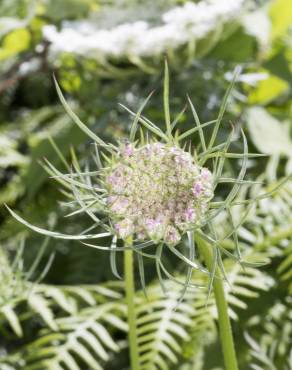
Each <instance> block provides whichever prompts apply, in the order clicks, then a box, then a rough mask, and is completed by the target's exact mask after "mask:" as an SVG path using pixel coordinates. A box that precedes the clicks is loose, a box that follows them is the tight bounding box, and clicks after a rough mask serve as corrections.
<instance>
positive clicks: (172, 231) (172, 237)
mask: <svg viewBox="0 0 292 370" xmlns="http://www.w3.org/2000/svg"><path fill="white" fill-rule="evenodd" d="M164 240H165V243H166V244H167V245H170V246H175V245H176V244H178V243H179V242H180V240H181V235H180V233H179V232H178V230H177V229H176V228H175V227H173V226H168V227H167V228H166V231H165V236H164Z"/></svg>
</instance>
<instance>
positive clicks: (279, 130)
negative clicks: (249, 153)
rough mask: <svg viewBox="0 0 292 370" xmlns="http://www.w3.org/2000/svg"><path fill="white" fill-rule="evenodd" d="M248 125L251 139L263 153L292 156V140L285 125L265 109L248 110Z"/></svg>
mask: <svg viewBox="0 0 292 370" xmlns="http://www.w3.org/2000/svg"><path fill="white" fill-rule="evenodd" d="M247 125H248V130H249V133H250V136H251V139H252V141H253V143H254V145H255V146H256V148H257V149H258V151H259V152H261V153H267V154H283V155H287V156H289V157H290V156H291V155H292V140H291V138H289V130H288V127H286V126H285V125H284V124H282V123H281V122H279V121H278V120H277V119H276V118H274V117H273V116H272V115H270V114H269V113H268V112H267V111H266V110H265V109H264V108H260V107H254V108H250V109H249V110H248V114H247Z"/></svg>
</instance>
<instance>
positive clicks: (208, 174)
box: [201, 167, 212, 180]
mask: <svg viewBox="0 0 292 370" xmlns="http://www.w3.org/2000/svg"><path fill="white" fill-rule="evenodd" d="M201 177H202V179H203V180H210V179H211V178H212V174H211V172H210V171H209V170H208V169H207V168H205V167H203V168H202V170H201Z"/></svg>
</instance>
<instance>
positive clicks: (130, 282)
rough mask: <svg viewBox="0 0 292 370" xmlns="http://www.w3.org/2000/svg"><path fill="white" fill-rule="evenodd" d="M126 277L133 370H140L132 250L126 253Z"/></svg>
mask: <svg viewBox="0 0 292 370" xmlns="http://www.w3.org/2000/svg"><path fill="white" fill-rule="evenodd" d="M124 276H125V289H126V303H127V306H128V325H129V348H130V360H131V370H139V354H138V345H137V325H136V311H135V283H134V259H133V251H132V250H125V251H124Z"/></svg>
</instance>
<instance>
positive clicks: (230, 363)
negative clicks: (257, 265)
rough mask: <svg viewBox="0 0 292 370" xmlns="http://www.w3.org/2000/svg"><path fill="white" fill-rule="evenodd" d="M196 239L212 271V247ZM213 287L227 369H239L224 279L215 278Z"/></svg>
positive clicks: (218, 272)
mask: <svg viewBox="0 0 292 370" xmlns="http://www.w3.org/2000/svg"><path fill="white" fill-rule="evenodd" d="M196 241H197V245H198V248H199V251H200V253H201V255H202V257H203V258H204V260H205V262H206V265H207V267H208V270H209V271H211V270H212V265H213V254H212V248H211V246H210V245H209V244H208V243H207V242H206V241H204V240H203V239H201V238H199V237H196ZM220 275H221V274H220V270H219V268H216V276H219V277H220ZM213 289H214V294H215V301H216V306H217V312H218V321H219V330H220V340H221V347H222V352H223V357H224V363H225V370H238V365H237V359H236V353H235V348H234V342H233V335H232V330H231V323H230V319H229V316H228V304H227V301H226V296H225V292H224V286H223V280H222V279H220V278H215V279H214V283H213Z"/></svg>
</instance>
